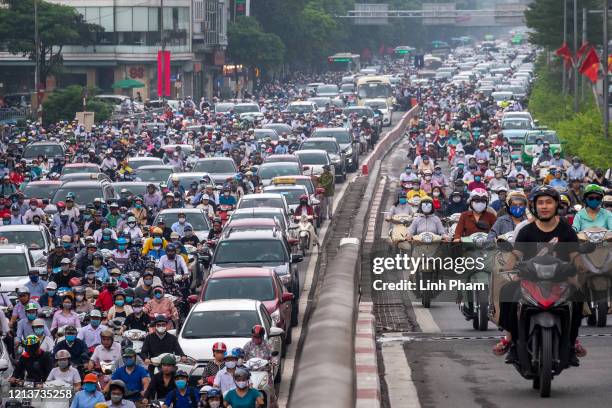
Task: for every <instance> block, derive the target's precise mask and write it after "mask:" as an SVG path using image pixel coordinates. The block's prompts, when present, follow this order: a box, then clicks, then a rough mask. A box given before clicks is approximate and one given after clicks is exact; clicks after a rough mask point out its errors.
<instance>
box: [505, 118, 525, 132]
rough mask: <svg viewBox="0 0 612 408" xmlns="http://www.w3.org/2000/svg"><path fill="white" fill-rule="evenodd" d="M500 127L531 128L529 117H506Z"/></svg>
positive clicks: (507, 128)
mask: <svg viewBox="0 0 612 408" xmlns="http://www.w3.org/2000/svg"><path fill="white" fill-rule="evenodd" d="M502 129H504V130H515V129H517V130H529V129H531V123H530V122H529V119H507V120H504V123H502Z"/></svg>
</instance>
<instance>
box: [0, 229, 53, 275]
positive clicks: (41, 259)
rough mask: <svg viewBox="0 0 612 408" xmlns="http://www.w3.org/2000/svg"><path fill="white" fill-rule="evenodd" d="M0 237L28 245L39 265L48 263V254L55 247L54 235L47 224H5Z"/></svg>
mask: <svg viewBox="0 0 612 408" xmlns="http://www.w3.org/2000/svg"><path fill="white" fill-rule="evenodd" d="M0 237H3V238H6V239H7V240H8V242H9V244H23V245H24V246H26V247H27V248H28V249H29V250H30V253H31V254H32V258H33V259H34V264H35V265H37V266H39V265H46V262H47V255H49V253H51V251H52V250H53V249H54V248H55V242H54V239H53V236H52V235H51V233H50V232H49V230H48V229H47V227H46V226H45V225H34V224H26V225H3V226H1V227H0Z"/></svg>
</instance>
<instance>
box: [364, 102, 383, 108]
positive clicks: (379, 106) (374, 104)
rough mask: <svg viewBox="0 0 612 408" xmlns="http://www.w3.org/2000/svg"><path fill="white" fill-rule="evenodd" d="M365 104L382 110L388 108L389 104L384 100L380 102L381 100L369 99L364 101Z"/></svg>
mask: <svg viewBox="0 0 612 408" xmlns="http://www.w3.org/2000/svg"><path fill="white" fill-rule="evenodd" d="M364 105H365V106H369V107H370V108H372V109H380V110H383V109H387V104H386V103H384V102H380V101H369V102H368V101H366V102H364Z"/></svg>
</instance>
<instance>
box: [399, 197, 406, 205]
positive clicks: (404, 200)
mask: <svg viewBox="0 0 612 408" xmlns="http://www.w3.org/2000/svg"><path fill="white" fill-rule="evenodd" d="M406 202H407V200H406V199H405V198H400V199H399V203H400V204H406Z"/></svg>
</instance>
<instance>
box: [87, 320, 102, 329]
mask: <svg viewBox="0 0 612 408" xmlns="http://www.w3.org/2000/svg"><path fill="white" fill-rule="evenodd" d="M89 324H91V327H98V326H99V325H100V320H90V321H89Z"/></svg>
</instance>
